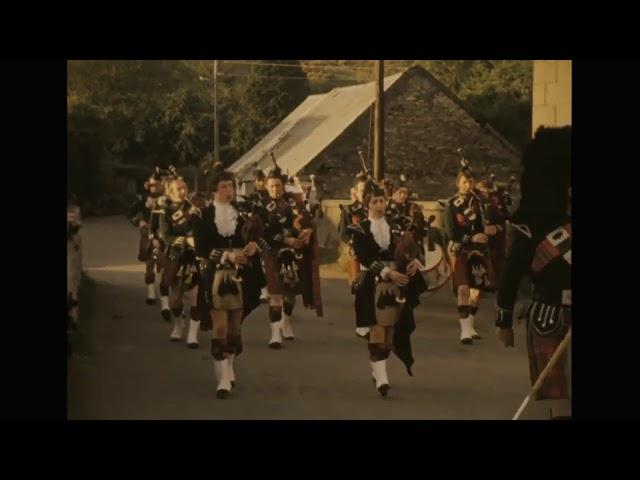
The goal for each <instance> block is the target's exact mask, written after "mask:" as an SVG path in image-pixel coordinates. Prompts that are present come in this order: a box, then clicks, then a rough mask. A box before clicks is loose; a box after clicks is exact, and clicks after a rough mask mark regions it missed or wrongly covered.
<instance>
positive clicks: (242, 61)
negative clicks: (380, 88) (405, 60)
mask: <svg viewBox="0 0 640 480" xmlns="http://www.w3.org/2000/svg"><path fill="white" fill-rule="evenodd" d="M224 63H234V64H241V65H265V66H274V67H289V68H303V65H301V64H297V65H296V64H291V63H267V62H251V61H246V60H225V61H224ZM306 67H307V68H314V69H315V68H329V69H348V70H373V67H371V68H369V67H360V66H349V65H310V64H307V65H306Z"/></svg>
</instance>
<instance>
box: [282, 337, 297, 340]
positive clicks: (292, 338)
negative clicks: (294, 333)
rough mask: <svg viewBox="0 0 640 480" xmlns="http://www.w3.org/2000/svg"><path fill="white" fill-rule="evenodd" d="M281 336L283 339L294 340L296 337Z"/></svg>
mask: <svg viewBox="0 0 640 480" xmlns="http://www.w3.org/2000/svg"><path fill="white" fill-rule="evenodd" d="M282 338H283V339H285V340H295V339H296V337H282Z"/></svg>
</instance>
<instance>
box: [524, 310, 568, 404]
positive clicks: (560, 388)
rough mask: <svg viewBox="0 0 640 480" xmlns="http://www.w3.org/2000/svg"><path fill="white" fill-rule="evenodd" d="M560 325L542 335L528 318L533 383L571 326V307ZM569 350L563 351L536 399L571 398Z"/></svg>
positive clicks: (528, 340) (564, 313) (563, 316)
mask: <svg viewBox="0 0 640 480" xmlns="http://www.w3.org/2000/svg"><path fill="white" fill-rule="evenodd" d="M560 318H561V321H560V322H559V323H560V325H559V326H558V328H556V330H555V331H553V332H551V333H549V334H547V335H540V333H539V332H538V331H536V329H535V328H534V326H533V322H532V320H531V319H527V352H528V354H529V374H530V377H531V385H532V386H533V384H534V383H535V382H536V380H537V379H538V377H539V376H540V373H542V370H544V367H546V366H547V363H549V360H550V359H551V357H552V356H553V353H554V352H555V351H556V349H557V348H558V346H559V345H560V342H562V340H563V339H564V337H565V335H566V334H567V332H568V331H569V327H570V326H571V309H570V308H564V309H563V310H562V315H561V316H560ZM566 370H567V351H565V352H563V353H562V355H561V356H560V358H559V359H558V362H557V363H556V364H555V366H554V367H553V368H552V369H551V371H550V372H549V374H548V375H547V378H545V380H544V382H543V383H542V385H541V386H540V388H539V389H538V391H537V392H536V400H561V399H568V398H570V395H569V388H568V378H567V373H566Z"/></svg>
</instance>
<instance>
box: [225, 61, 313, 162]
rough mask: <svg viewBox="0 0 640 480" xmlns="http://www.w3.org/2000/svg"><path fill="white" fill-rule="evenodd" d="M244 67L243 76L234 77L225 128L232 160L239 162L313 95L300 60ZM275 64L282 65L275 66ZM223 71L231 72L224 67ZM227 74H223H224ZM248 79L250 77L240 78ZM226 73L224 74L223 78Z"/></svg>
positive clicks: (269, 62) (268, 62)
mask: <svg viewBox="0 0 640 480" xmlns="http://www.w3.org/2000/svg"><path fill="white" fill-rule="evenodd" d="M255 63H257V65H243V67H245V68H243V69H242V71H244V73H243V74H241V73H237V71H238V68H237V67H236V71H235V72H236V73H230V74H229V75H238V76H235V77H232V76H229V77H227V80H226V81H225V83H226V84H227V92H228V93H227V96H226V98H227V103H226V105H225V108H224V113H225V115H224V122H225V124H224V125H221V127H222V128H223V129H224V130H225V131H226V139H227V141H228V145H229V150H228V157H229V158H228V159H229V160H230V161H234V160H236V159H237V158H238V157H239V156H241V155H242V154H244V153H245V152H247V151H248V150H249V149H250V148H251V147H253V146H254V145H255V144H256V143H257V142H258V141H259V140H261V139H262V138H263V137H264V136H265V135H266V134H267V133H268V132H269V131H271V130H272V129H273V128H274V127H275V126H276V125H277V124H278V123H279V122H280V121H282V119H283V118H284V117H286V116H287V115H288V114H289V113H291V111H292V110H293V109H294V108H296V107H297V106H298V105H299V104H300V103H301V102H302V101H303V100H304V99H305V98H307V96H308V95H309V93H310V88H309V81H308V79H307V76H306V74H305V72H304V71H303V70H302V67H301V65H300V62H299V61H297V60H277V61H275V60H264V61H256V62H255ZM275 63H278V64H282V65H278V66H276V65H273V64H275ZM222 68H224V71H228V70H227V69H226V68H225V65H224V63H223V65H222ZM224 71H223V72H224ZM240 75H246V76H240ZM222 78H225V77H224V73H223V77H222Z"/></svg>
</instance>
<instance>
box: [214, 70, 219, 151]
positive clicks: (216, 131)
mask: <svg viewBox="0 0 640 480" xmlns="http://www.w3.org/2000/svg"><path fill="white" fill-rule="evenodd" d="M213 157H214V159H215V161H218V160H220V137H219V129H218V61H217V60H214V61H213Z"/></svg>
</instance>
